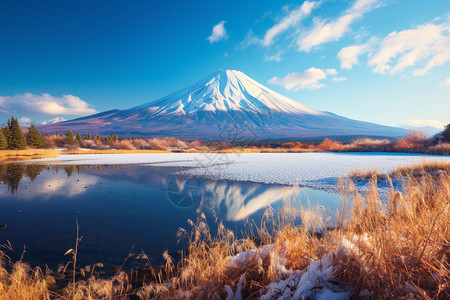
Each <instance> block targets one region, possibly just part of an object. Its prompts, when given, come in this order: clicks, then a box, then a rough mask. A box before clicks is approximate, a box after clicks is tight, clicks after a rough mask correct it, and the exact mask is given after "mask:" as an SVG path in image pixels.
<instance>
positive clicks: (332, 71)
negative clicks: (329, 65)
mask: <svg viewBox="0 0 450 300" xmlns="http://www.w3.org/2000/svg"><path fill="white" fill-rule="evenodd" d="M325 73H327V74H328V75H337V73H338V72H337V70H336V69H325Z"/></svg>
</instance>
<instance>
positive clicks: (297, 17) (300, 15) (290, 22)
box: [261, 1, 320, 46]
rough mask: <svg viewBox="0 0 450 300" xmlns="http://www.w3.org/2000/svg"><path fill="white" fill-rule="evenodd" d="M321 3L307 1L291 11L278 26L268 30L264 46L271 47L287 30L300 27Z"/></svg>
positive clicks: (263, 42)
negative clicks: (300, 23) (302, 21)
mask: <svg viewBox="0 0 450 300" xmlns="http://www.w3.org/2000/svg"><path fill="white" fill-rule="evenodd" d="M319 3H320V2H319V1H305V2H303V4H302V5H300V6H299V7H298V8H296V9H293V10H292V11H290V12H289V13H288V14H287V15H286V16H285V17H284V18H282V19H281V20H280V21H279V22H278V23H277V24H275V25H274V26H272V27H271V28H270V29H269V30H267V32H266V34H265V35H264V38H263V39H262V41H261V43H262V44H263V45H264V46H269V45H271V44H272V43H273V41H274V40H275V38H276V37H277V36H278V35H280V34H281V33H283V32H285V31H286V30H289V29H291V28H292V27H295V26H297V25H298V23H299V22H300V21H301V20H303V19H304V18H305V17H307V16H309V15H310V14H311V12H312V10H313V9H315V8H317V7H318V6H319Z"/></svg>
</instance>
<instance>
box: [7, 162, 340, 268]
mask: <svg viewBox="0 0 450 300" xmlns="http://www.w3.org/2000/svg"><path fill="white" fill-rule="evenodd" d="M175 173H176V170H174V169H164V168H157V167H148V166H136V165H134V166H89V165H87V166H76V165H72V166H65V167H63V168H62V167H59V166H42V165H12V164H11V165H2V166H0V180H1V184H0V196H1V197H0V224H7V227H6V228H4V229H2V230H1V231H0V243H1V242H4V241H6V240H9V241H11V243H12V244H13V245H14V246H15V247H19V248H20V247H21V246H22V245H26V247H27V254H26V257H25V258H26V259H25V260H26V261H29V262H31V263H32V264H34V265H40V266H44V264H45V263H48V264H49V265H50V266H51V267H55V266H56V265H57V264H58V263H62V262H65V259H66V258H65V257H64V253H65V252H66V250H67V249H70V248H73V241H74V239H75V237H74V235H75V225H74V220H75V216H78V219H79V221H80V227H81V232H82V235H83V236H84V239H83V242H82V243H81V244H80V248H79V249H80V262H81V263H85V264H89V263H93V262H99V261H100V262H102V263H104V264H105V265H108V264H109V265H113V264H118V263H119V264H120V262H121V261H122V260H123V259H124V257H126V256H127V254H128V252H129V250H130V247H131V246H133V245H135V249H139V250H140V249H142V250H144V251H145V252H146V253H147V254H148V255H149V257H150V258H151V259H152V262H153V263H159V262H161V259H160V258H161V254H162V252H163V251H164V250H166V249H169V250H171V251H174V250H176V249H178V248H179V247H180V246H178V245H177V241H176V232H177V230H178V228H179V227H186V226H187V222H186V221H187V219H195V217H196V210H197V208H198V207H199V205H200V203H205V202H207V203H208V205H206V206H205V208H204V209H206V211H205V213H206V214H207V216H209V217H210V219H211V220H213V219H215V217H216V216H217V217H218V218H219V219H220V220H222V221H223V222H224V223H225V226H227V227H229V228H231V229H233V230H235V231H236V232H239V231H240V230H241V229H242V228H243V223H244V222H243V220H244V219H246V218H249V219H251V220H253V221H255V222H256V223H259V222H260V219H261V217H262V214H263V212H264V210H265V208H266V207H268V206H269V205H270V206H272V207H274V208H275V209H278V208H280V206H281V205H282V199H283V197H284V196H285V194H286V193H288V194H290V192H286V189H287V188H288V189H292V188H289V187H286V186H279V185H264V184H257V183H250V182H229V181H207V180H203V179H201V178H186V177H180V176H176V175H174V174H175ZM297 192H298V189H297ZM302 193H303V194H302ZM306 194H307V195H308V197H309V200H310V201H311V203H312V204H313V205H315V204H316V203H320V205H325V206H328V207H330V209H332V210H335V209H337V208H338V207H339V197H338V195H334V194H329V193H326V192H323V191H315V190H309V189H305V190H301V191H300V199H301V200H302V201H304V202H306V201H308V198H307V197H306ZM209 208H212V209H209ZM18 252H19V253H20V251H18Z"/></svg>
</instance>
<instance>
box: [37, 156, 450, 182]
mask: <svg viewBox="0 0 450 300" xmlns="http://www.w3.org/2000/svg"><path fill="white" fill-rule="evenodd" d="M424 161H448V162H450V156H432V155H420V154H404V153H227V154H220V153H138V154H74V155H60V156H59V157H58V158H45V159H36V160H33V161H32V162H36V163H48V164H52V165H126V164H139V165H143V166H149V167H152V166H153V167H171V168H175V169H176V170H177V171H175V172H176V173H177V174H181V175H186V176H195V177H202V178H205V179H212V180H230V181H249V182H256V183H263V184H280V185H299V186H305V187H312V188H321V189H327V188H331V187H335V186H336V183H337V180H338V178H339V177H341V176H345V175H347V174H348V173H349V172H350V171H351V170H353V169H361V170H367V169H378V170H379V171H380V172H381V173H389V172H391V171H392V170H393V169H395V168H397V167H401V166H406V165H410V164H416V163H421V162H424Z"/></svg>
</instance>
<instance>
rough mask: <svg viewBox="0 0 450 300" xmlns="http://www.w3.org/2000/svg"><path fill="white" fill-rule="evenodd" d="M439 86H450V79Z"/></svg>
mask: <svg viewBox="0 0 450 300" xmlns="http://www.w3.org/2000/svg"><path fill="white" fill-rule="evenodd" d="M439 86H450V77H449V78H447V79H445V80H444V81H442V82H441V83H439Z"/></svg>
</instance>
